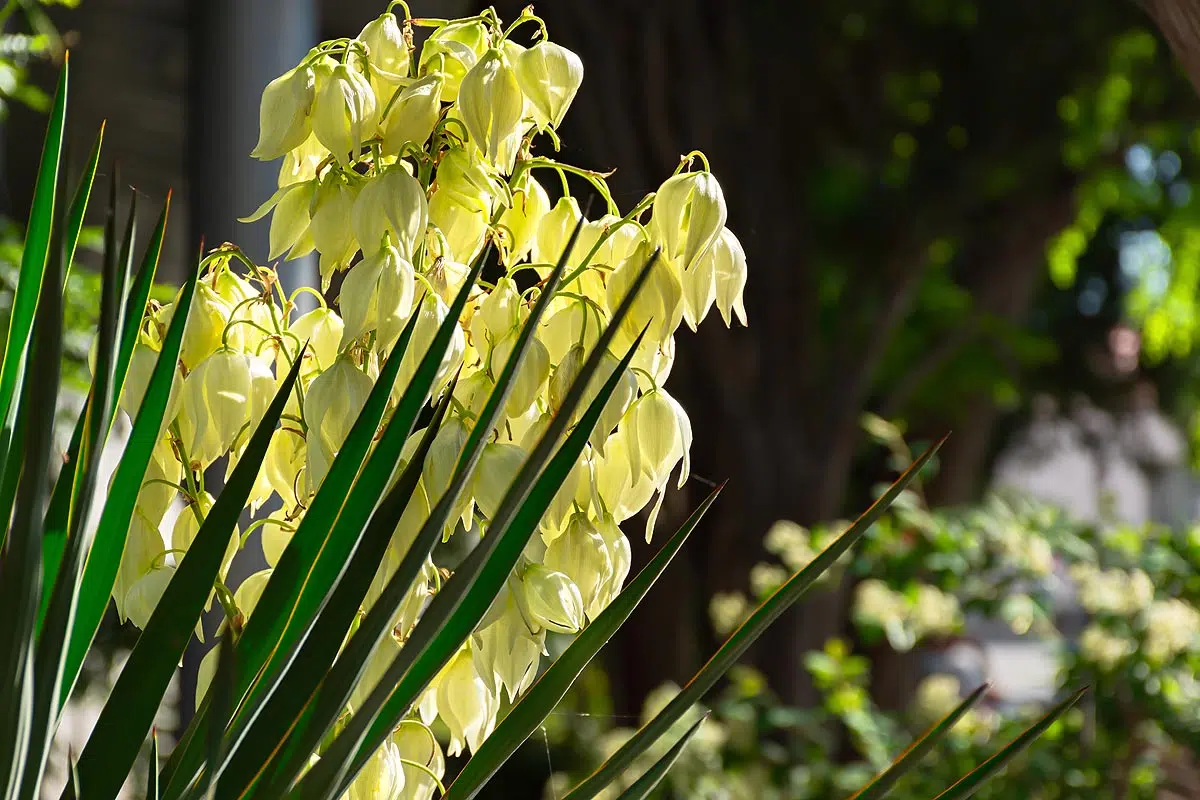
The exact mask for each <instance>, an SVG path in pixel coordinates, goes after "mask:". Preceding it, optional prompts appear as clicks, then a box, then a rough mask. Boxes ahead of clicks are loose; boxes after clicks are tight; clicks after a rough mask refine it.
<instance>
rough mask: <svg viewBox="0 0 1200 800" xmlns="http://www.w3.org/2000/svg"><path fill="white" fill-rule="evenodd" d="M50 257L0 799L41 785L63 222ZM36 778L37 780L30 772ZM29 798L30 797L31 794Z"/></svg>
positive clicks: (30, 367)
mask: <svg viewBox="0 0 1200 800" xmlns="http://www.w3.org/2000/svg"><path fill="white" fill-rule="evenodd" d="M50 239H51V245H50V248H51V250H50V258H49V260H48V263H47V266H46V269H45V270H44V271H43V272H42V274H41V279H42V286H41V291H40V292H39V299H38V303H37V313H36V319H35V324H34V326H33V328H32V331H33V346H32V349H31V350H29V351H28V354H27V356H26V354H22V358H24V359H25V360H26V362H27V363H26V367H25V370H24V374H23V375H22V377H21V379H20V380H19V381H18V384H19V385H20V386H21V397H20V400H19V405H20V413H19V414H18V419H19V420H21V421H22V422H23V423H24V424H23V425H22V426H21V428H20V429H18V430H17V431H16V432H15V433H16V436H15V438H14V439H13V443H14V445H16V446H17V447H19V452H20V458H19V471H18V474H19V481H18V484H17V492H16V500H17V502H16V508H15V510H14V511H13V515H12V525H11V528H10V531H9V532H10V536H9V541H8V544H7V550H6V551H5V558H4V560H3V562H2V563H0V608H3V609H4V615H5V618H6V624H5V625H2V626H0V653H2V654H3V658H0V782H2V783H0V788H3V790H4V791H3V792H0V795H2V796H5V797H12V796H20V795H16V791H17V790H18V788H19V787H21V786H22V783H23V781H29V780H30V779H31V778H37V779H40V777H41V767H42V765H43V764H44V761H45V759H44V757H43V747H42V742H43V741H44V739H45V732H44V730H43V731H36V732H35V731H34V730H33V723H34V721H35V716H34V710H35V708H36V706H35V701H36V699H37V696H36V694H35V690H36V682H35V681H36V675H35V674H34V667H35V662H34V627H35V625H36V623H37V609H38V603H39V602H40V600H41V580H42V570H41V563H40V562H41V557H42V536H41V523H42V515H43V502H44V500H45V496H46V472H47V470H48V469H49V465H50V452H51V450H52V449H53V442H54V417H55V413H56V411H57V407H58V405H57V400H58V385H59V377H60V376H59V370H60V367H61V364H62V335H63V330H62V327H63V297H62V281H63V270H64V269H65V266H64V264H63V250H62V229H61V225H60V223H57V222H56V223H55V224H54V225H53V226H52V233H51V236H50ZM31 772H36V773H37V774H36V775H30V774H29V773H31ZM29 796H32V795H29Z"/></svg>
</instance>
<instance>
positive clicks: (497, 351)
mask: <svg viewBox="0 0 1200 800" xmlns="http://www.w3.org/2000/svg"><path fill="white" fill-rule="evenodd" d="M520 335H521V331H520V329H518V328H514V329H513V330H511V331H509V332H508V335H507V336H505V337H504V338H502V339H501V340H500V341H498V342H496V344H495V345H494V346H493V347H492V351H491V353H490V355H489V356H488V362H489V368H490V370H491V373H492V375H494V376H496V377H497V378H499V377H500V374H501V372H502V371H503V370H504V367H505V365H506V364H507V363H508V359H509V357H510V356H512V353H513V349H514V348H515V347H516V344H517V338H518V337H519V336H520ZM549 376H550V352H549V351H548V350H547V349H546V345H544V344H542V342H541V340H540V339H538V338H533V339H530V341H529V347H528V348H526V350H525V357H524V359H523V360H522V361H521V366H520V367H519V368H518V369H517V374H516V377H515V378H514V380H513V386H512V389H511V390H510V391H509V395H508V400H507V402H505V404H504V413H505V415H507V416H508V417H519V416H521V415H522V414H524V413H525V412H526V411H528V410H529V409H531V408H533V407H534V404H535V403H536V402H537V399H538V398H539V397H541V396H542V392H543V391H544V390H545V388H546V379H547V378H548V377H549Z"/></svg>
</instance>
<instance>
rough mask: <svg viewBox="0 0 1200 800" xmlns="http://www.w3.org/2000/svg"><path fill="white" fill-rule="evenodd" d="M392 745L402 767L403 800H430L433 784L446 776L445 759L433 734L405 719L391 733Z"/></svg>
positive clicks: (431, 798)
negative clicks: (396, 751) (394, 746)
mask: <svg viewBox="0 0 1200 800" xmlns="http://www.w3.org/2000/svg"><path fill="white" fill-rule="evenodd" d="M392 743H393V744H394V745H396V749H397V750H399V752H400V758H401V763H402V764H403V766H404V791H405V800H433V795H434V792H436V791H437V786H438V784H437V782H438V781H439V780H441V779H442V778H443V777H444V776H445V774H446V756H445V755H444V754H443V753H442V746H441V745H440V744H438V740H437V737H436V736H434V735H433V731H431V730H429V728H428V727H427V726H425V725H423V724H422V723H420V722H418V721H417V720H415V719H406V720H403V721H401V723H400V725H399V726H398V727H397V728H396V730H395V731H393V732H392ZM418 765H420V766H418ZM421 767H425V769H421Z"/></svg>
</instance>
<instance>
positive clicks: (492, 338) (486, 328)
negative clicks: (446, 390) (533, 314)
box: [470, 278, 521, 376]
mask: <svg viewBox="0 0 1200 800" xmlns="http://www.w3.org/2000/svg"><path fill="white" fill-rule="evenodd" d="M520 322H521V292H520V290H519V289H518V288H517V284H516V282H514V281H513V279H512V278H501V279H500V280H499V281H497V282H496V287H495V288H494V289H492V290H491V291H489V292H488V293H487V294H486V295H485V296H484V298H483V301H482V302H481V303H480V304H479V309H478V310H477V311H476V312H475V314H474V315H473V316H472V317H471V325H470V327H471V339H472V343H473V344H474V345H475V349H476V350H478V351H479V352H480V353H481V354H485V355H486V354H487V353H488V352H490V351H491V348H492V346H493V345H494V344H495V343H496V342H498V341H500V339H502V338H503V337H504V336H506V335H507V334H508V333H509V332H510V331H512V330H513V329H515V328H516V327H517V326H518V325H519V324H520ZM501 366H503V365H501ZM493 375H494V376H496V375H498V374H497V373H493Z"/></svg>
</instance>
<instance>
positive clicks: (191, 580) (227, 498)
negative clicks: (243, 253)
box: [79, 353, 303, 797]
mask: <svg viewBox="0 0 1200 800" xmlns="http://www.w3.org/2000/svg"><path fill="white" fill-rule="evenodd" d="M302 355H303V353H301V357H297V359H296V362H295V364H293V365H292V369H291V371H290V372H289V373H288V375H287V377H286V378H285V379H284V380H283V382H282V384H281V385H280V387H279V390H278V391H277V392H276V393H275V397H274V399H273V400H272V401H271V405H270V406H269V407H268V408H267V411H266V413H265V414H264V415H263V418H262V420H261V421H260V422H259V423H258V426H257V427H256V428H255V431H254V434H253V435H252V436H251V437H250V441H249V442H248V443H247V445H246V449H245V451H244V452H243V453H242V455H241V457H240V458H239V459H238V463H237V466H236V467H234V469H233V474H232V475H230V476H229V480H228V481H227V482H226V484H225V487H224V489H223V490H222V491H221V494H220V495H219V496H218V497H217V499H216V502H214V503H213V506H212V508H211V509H210V510H209V512H208V515H207V516H206V517H205V518H204V521H203V522H202V523H201V525H200V530H199V531H198V532H197V534H196V539H195V541H194V542H192V545H191V547H189V548H188V552H187V556H186V557H185V558H183V559H182V560H181V561H180V562H179V566H178V567H177V569H176V570H175V574H174V575H173V576H172V578H171V581H170V582H169V583H168V584H167V588H166V590H165V591H164V592H163V595H162V598H161V599H160V600H159V602H158V604H157V605H156V606H155V608H154V612H153V613H152V614H151V615H150V620H149V622H147V623H146V628H145V630H143V631H142V635H141V636H140V637H138V641H137V644H136V645H134V647H133V651H132V652H131V653H130V654H129V659H128V661H126V662H125V666H124V668H123V669H122V670H121V675H120V676H119V677H118V678H117V682H116V684H115V685H114V686H113V688H112V691H111V692H110V693H109V696H108V701H107V702H106V703H105V704H104V708H103V709H102V710H101V711H100V716H99V717H98V718H97V720H96V726H95V728H93V730H92V734H91V736H90V737H89V738H88V742H87V745H85V746H84V748H83V753H82V754H80V757H79V779H80V784H81V785H82V787H83V790H84V792H85V793H86V794H92V795H95V796H97V797H111V796H114V795H115V794H116V793H117V791H118V790H119V789H120V787H121V784H122V783H123V782H124V780H125V776H126V775H127V774H128V772H129V767H130V765H132V764H133V762H134V760H135V759H136V758H137V752H138V748H139V747H140V746H141V743H142V741H143V740H144V739H145V736H146V733H147V732H148V731H149V730H150V726H151V725H152V724H153V722H154V716H155V713H156V712H157V711H158V706H159V703H160V702H161V700H162V695H163V693H164V692H165V691H166V689H167V686H168V685H170V682H171V677H172V676H173V675H174V673H175V668H176V666H177V665H178V664H179V659H180V658H181V657H182V656H183V651H184V649H185V648H186V647H187V643H188V639H189V638H191V635H192V630H193V629H194V628H195V626H196V620H197V619H199V618H200V615H201V614H202V613H203V611H204V608H205V606H206V605H207V604H208V600H209V595H210V594H211V592H212V589H213V583H214V581H215V580H216V578H217V575H218V573H219V571H220V568H221V562H222V559H223V558H224V556H225V551H226V549H227V548H228V545H229V537H230V535H231V534H232V532H233V531H234V529H235V527H236V525H237V520H238V517H239V516H241V513H242V509H243V508H245V507H246V500H247V498H248V497H249V496H250V491H251V489H252V488H253V487H254V480H255V478H256V477H257V476H258V470H259V467H260V465H261V464H262V459H263V456H264V455H265V454H266V451H267V445H268V444H269V443H270V441H271V437H272V435H273V434H274V432H275V426H276V425H277V424H278V422H279V417H280V415H281V414H282V413H283V409H284V406H285V405H286V404H287V402H288V398H289V397H290V395H291V393H292V388H293V386H295V383H296V378H297V376H298V375H299V374H300V366H301V362H302ZM140 416H141V415H140V414H139V417H140Z"/></svg>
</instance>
